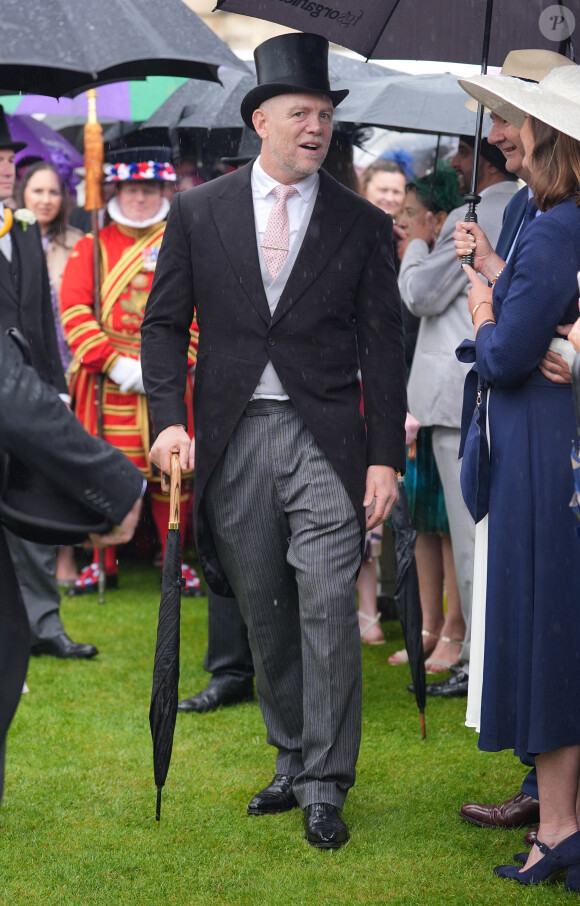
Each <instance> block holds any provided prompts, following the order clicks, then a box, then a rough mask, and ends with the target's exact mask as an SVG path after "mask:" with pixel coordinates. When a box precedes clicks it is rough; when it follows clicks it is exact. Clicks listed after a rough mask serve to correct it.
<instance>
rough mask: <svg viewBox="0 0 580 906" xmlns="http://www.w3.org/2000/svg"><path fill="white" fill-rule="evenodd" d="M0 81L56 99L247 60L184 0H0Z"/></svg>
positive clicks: (208, 72)
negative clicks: (100, 86)
mask: <svg viewBox="0 0 580 906" xmlns="http://www.w3.org/2000/svg"><path fill="white" fill-rule="evenodd" d="M0 46H1V47H2V54H1V56H0V87H1V88H2V90H3V91H4V92H19V91H26V92H30V93H33V94H48V95H52V96H53V97H61V96H62V95H73V94H78V93H79V92H81V91H85V90H86V89H88V88H94V87H95V84H96V83H101V84H102V83H104V82H118V81H121V80H122V79H138V78H142V77H144V76H148V75H176V76H182V77H184V78H190V79H210V80H212V81H217V69H218V66H219V65H221V64H225V65H227V66H231V67H233V68H238V69H242V70H243V69H244V68H245V67H244V64H243V63H242V61H241V60H239V59H238V57H236V55H235V54H234V53H232V51H231V50H230V49H229V47H228V46H227V44H226V43H225V42H224V41H222V40H221V39H220V38H218V36H217V35H216V34H214V32H213V31H212V30H211V29H210V28H209V27H208V26H207V25H205V23H204V22H203V21H202V20H201V19H200V17H199V16H197V15H196V14H195V13H194V12H193V10H191V9H190V8H189V7H188V6H186V5H185V3H183V2H182V0H163V2H162V3H159V0H98V2H96V0H95V2H90V0H26V2H24V3H23V2H22V0H2V14H1V16H0Z"/></svg>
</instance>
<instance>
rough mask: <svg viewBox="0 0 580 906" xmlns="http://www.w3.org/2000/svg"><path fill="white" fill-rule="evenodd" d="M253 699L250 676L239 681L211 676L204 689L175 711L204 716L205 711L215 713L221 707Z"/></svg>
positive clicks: (235, 678) (228, 677) (182, 702)
mask: <svg viewBox="0 0 580 906" xmlns="http://www.w3.org/2000/svg"><path fill="white" fill-rule="evenodd" d="M253 697H254V681H253V679H252V677H251V676H250V677H249V678H248V679H239V677H237V676H212V678H211V679H210V681H209V683H208V684H207V686H206V687H205V689H202V690H201V692H198V693H197V695H193V696H192V697H191V698H185V699H184V700H183V701H181V702H179V704H178V706H177V710H178V711H196V712H197V713H198V714H204V713H205V712H206V711H215V710H216V709H217V708H220V707H222V706H223V705H237V704H239V703H240V702H249V701H251V700H252V699H253Z"/></svg>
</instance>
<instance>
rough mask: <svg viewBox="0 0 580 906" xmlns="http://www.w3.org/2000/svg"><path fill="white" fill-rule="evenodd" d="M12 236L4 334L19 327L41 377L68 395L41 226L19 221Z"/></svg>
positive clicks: (0, 281) (2, 291) (1, 281)
mask: <svg viewBox="0 0 580 906" xmlns="http://www.w3.org/2000/svg"><path fill="white" fill-rule="evenodd" d="M10 236H11V238H12V261H8V259H7V258H6V257H5V255H3V254H2V253H1V252H0V329H1V330H2V333H4V332H5V331H6V330H7V329H8V328H9V327H17V328H18V329H19V330H20V331H21V332H22V333H23V334H24V336H25V337H26V339H27V340H28V343H29V346H30V354H31V364H32V365H33V366H34V368H35V369H36V370H37V372H38V374H39V375H40V377H41V378H42V379H43V380H44V381H47V382H48V383H49V384H53V385H54V386H55V387H56V388H57V390H58V392H59V393H66V392H67V387H66V382H65V379H64V375H63V370H62V363H61V359H60V354H59V351H58V343H57V338H56V328H55V326H54V316H53V313H52V300H51V294H50V284H49V280H48V270H47V268H46V259H45V256H44V251H43V248H42V244H41V241H40V232H39V229H38V226H37V225H36V224H31V225H28V226H27V228H26V229H24V228H23V226H22V225H21V224H20V223H18V221H16V220H15V222H14V225H13V227H12V229H11V230H10Z"/></svg>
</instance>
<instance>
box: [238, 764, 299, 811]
mask: <svg viewBox="0 0 580 906" xmlns="http://www.w3.org/2000/svg"><path fill="white" fill-rule="evenodd" d="M293 782H294V778H293V777H291V776H290V774H274V779H273V781H272V783H270V784H268V786H267V787H265V788H264V789H263V790H260V792H259V793H256V795H255V796H254V798H253V799H252V801H251V802H250V804H249V806H248V808H247V812H248V815H277V814H279V812H289V811H290V809H293V808H298V803H297V801H296V797H295V796H294V793H293V792H292V783H293Z"/></svg>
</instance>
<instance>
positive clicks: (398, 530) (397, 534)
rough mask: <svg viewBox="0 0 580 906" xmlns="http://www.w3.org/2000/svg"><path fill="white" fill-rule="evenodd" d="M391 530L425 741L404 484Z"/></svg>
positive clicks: (419, 620) (419, 623) (418, 621)
mask: <svg viewBox="0 0 580 906" xmlns="http://www.w3.org/2000/svg"><path fill="white" fill-rule="evenodd" d="M391 530H392V532H393V543H394V547H395V563H396V573H397V580H396V584H395V603H396V605H397V613H398V616H399V620H400V621H401V628H402V630H403V640H404V642H405V648H406V649H407V654H408V655H409V666H410V668H411V677H412V680H413V689H414V692H415V699H416V701H417V707H418V709H419V715H420V722H421V736H422V738H423V739H425V702H426V699H427V693H426V691H425V690H426V686H427V681H426V678H425V660H424V657H423V637H422V635H421V631H422V629H423V614H422V610H421V596H420V594H419V579H418V576H417V565H416V563H415V541H416V539H417V532H416V531H415V530H414V529H413V527H412V526H411V516H410V513H409V501H408V500H407V493H406V491H405V485H404V484H400V485H399V499H398V501H397V503H396V505H395V506H394V507H393V511H392V513H391Z"/></svg>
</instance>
